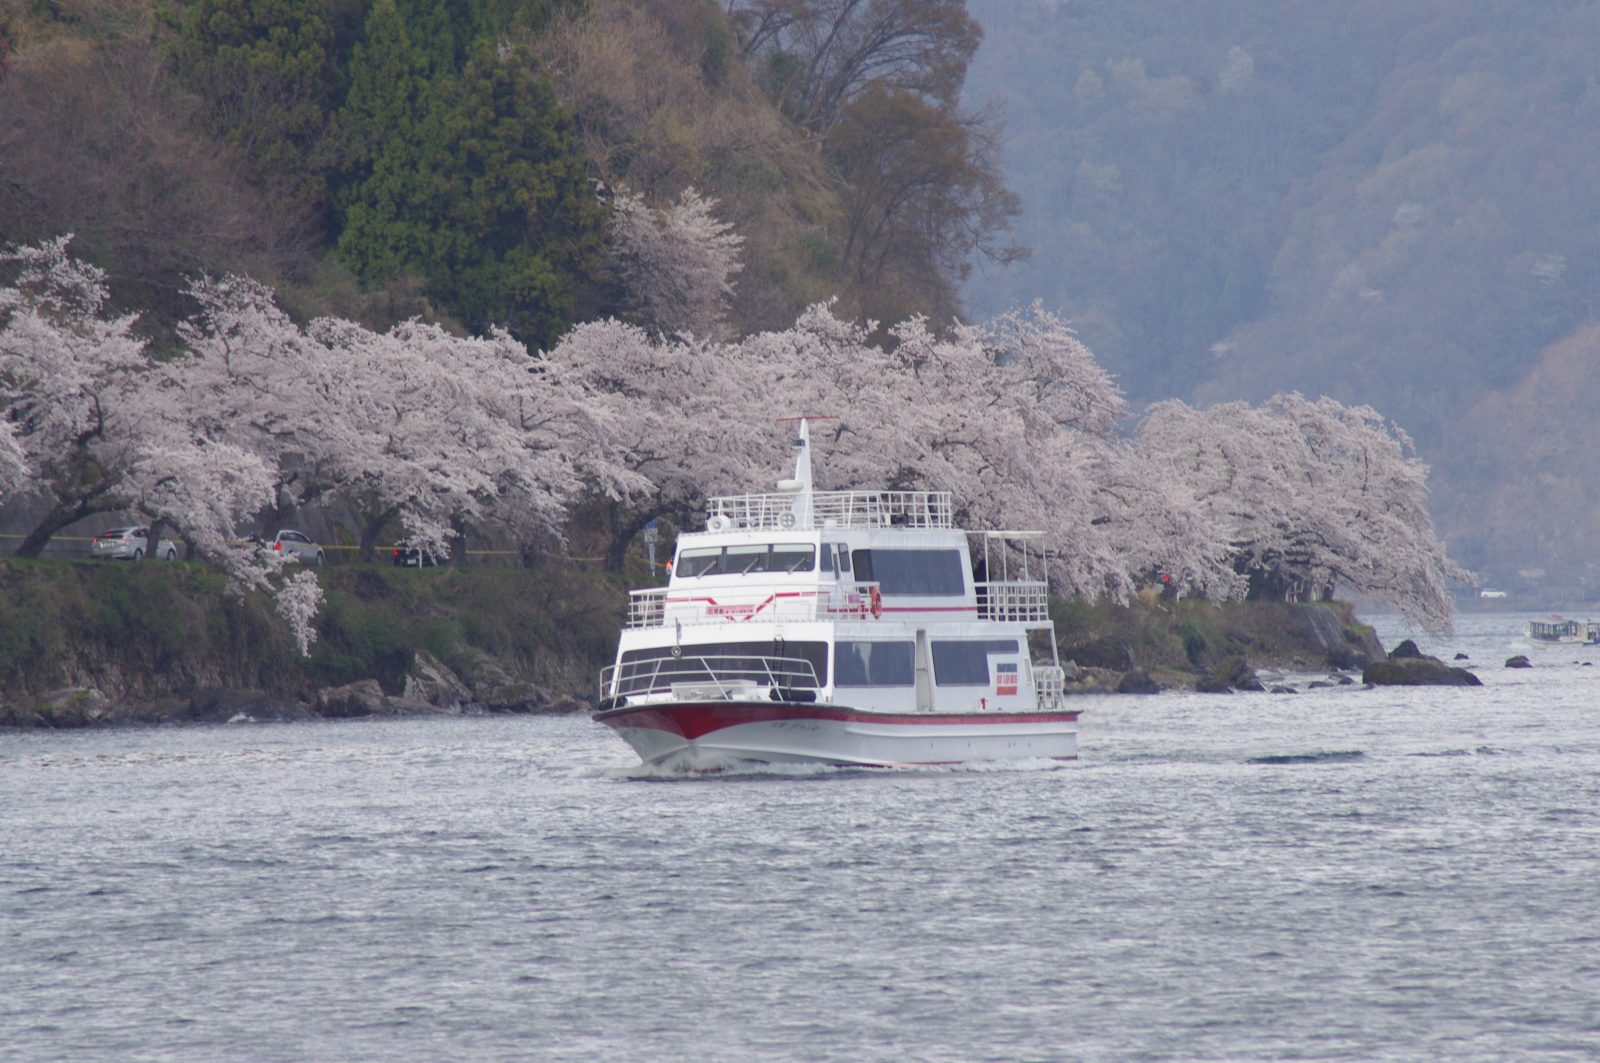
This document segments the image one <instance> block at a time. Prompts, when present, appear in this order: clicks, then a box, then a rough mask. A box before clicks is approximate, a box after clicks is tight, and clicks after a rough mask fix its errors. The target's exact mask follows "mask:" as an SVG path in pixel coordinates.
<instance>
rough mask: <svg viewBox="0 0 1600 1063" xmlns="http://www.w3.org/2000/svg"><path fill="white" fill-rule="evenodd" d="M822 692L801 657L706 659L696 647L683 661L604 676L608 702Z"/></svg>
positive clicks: (614, 669) (629, 666)
mask: <svg viewBox="0 0 1600 1063" xmlns="http://www.w3.org/2000/svg"><path fill="white" fill-rule="evenodd" d="M819 686H821V684H820V683H819V682H817V670H816V669H815V668H814V667H812V665H811V662H810V661H807V660H805V659H804V658H801V657H748V656H728V655H721V654H707V655H705V656H703V657H701V656H696V654H695V648H694V647H693V646H686V647H684V649H683V655H682V656H681V657H662V658H657V659H655V660H649V661H629V662H626V663H624V664H613V665H610V666H608V667H606V668H603V669H601V671H600V696H601V697H602V698H616V697H632V696H642V695H646V694H671V695H672V696H673V697H674V698H675V699H678V700H681V701H688V700H698V701H706V700H711V701H726V700H729V699H731V698H737V697H755V696H758V694H757V692H758V691H770V690H773V689H783V690H785V691H794V690H810V691H815V690H816V689H817V688H818V687H819ZM759 696H762V697H765V696H767V695H766V694H765V693H764V692H763V693H761V694H760V695H759ZM813 696H814V695H813Z"/></svg>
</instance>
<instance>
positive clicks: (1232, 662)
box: [1194, 657, 1264, 694]
mask: <svg viewBox="0 0 1600 1063" xmlns="http://www.w3.org/2000/svg"><path fill="white" fill-rule="evenodd" d="M1194 688H1195V690H1197V691H1199V692H1200V693H1202V694H1226V693H1228V692H1230V691H1233V690H1252V691H1261V690H1263V689H1264V688H1263V687H1262V685H1261V680H1260V678H1259V677H1257V675H1256V673H1255V671H1254V670H1253V669H1252V668H1251V667H1250V666H1249V665H1248V664H1246V663H1245V659H1244V658H1243V657H1225V658H1223V660H1222V661H1221V662H1220V663H1218V665H1217V667H1216V668H1215V669H1214V670H1213V671H1212V673H1211V674H1210V675H1208V676H1202V677H1201V678H1200V680H1199V681H1198V682H1196V683H1195V685H1194Z"/></svg>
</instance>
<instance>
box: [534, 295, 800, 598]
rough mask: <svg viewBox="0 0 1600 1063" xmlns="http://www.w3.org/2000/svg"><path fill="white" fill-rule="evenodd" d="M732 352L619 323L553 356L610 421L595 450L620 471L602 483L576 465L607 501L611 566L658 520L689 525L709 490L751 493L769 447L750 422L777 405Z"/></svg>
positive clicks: (604, 324) (604, 464)
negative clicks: (668, 518) (671, 517)
mask: <svg viewBox="0 0 1600 1063" xmlns="http://www.w3.org/2000/svg"><path fill="white" fill-rule="evenodd" d="M726 354H727V351H726V349H725V348H724V347H723V346H722V345H720V344H717V343H714V342H712V341H710V340H701V339H693V338H690V339H666V338H662V337H659V336H652V335H651V334H649V333H647V332H646V331H645V330H644V329H642V328H640V327H638V326H636V325H629V324H624V323H622V322H620V321H616V320H606V321H597V322H591V323H589V324H585V325H579V326H578V327H577V328H575V329H573V330H572V331H571V332H570V333H568V334H567V336H566V337H564V338H563V339H562V341H561V342H560V343H558V344H557V345H556V346H555V347H554V348H552V349H551V350H550V351H549V352H547V353H546V355H545V358H544V362H545V364H547V365H548V366H549V367H550V369H551V371H552V372H553V373H555V374H558V375H559V377H560V378H561V379H563V380H564V381H565V382H566V383H567V384H568V385H569V386H571V387H574V388H576V389H578V390H579V391H580V392H581V393H582V394H584V395H585V396H587V404H588V407H589V409H590V410H591V411H592V412H593V413H594V414H595V415H596V416H598V417H603V418H605V420H606V422H607V424H608V430H607V433H606V435H605V436H604V437H603V438H601V439H597V440H596V441H595V446H594V449H593V452H592V453H593V456H594V458H596V459H599V461H600V467H601V468H605V469H614V470H616V472H615V473H613V474H610V475H609V476H608V477H607V478H605V479H604V480H603V481H602V480H600V479H599V478H597V476H596V473H595V470H594V468H592V467H591V468H584V467H580V470H579V471H580V475H582V476H583V478H584V481H585V483H586V484H587V485H588V486H589V488H590V490H591V492H592V493H596V494H599V495H601V496H603V497H604V498H605V499H606V501H607V506H606V509H607V511H608V519H609V523H610V525H611V527H610V532H611V535H610V544H609V545H608V547H607V550H606V562H605V563H606V566H607V567H608V568H612V569H620V568H621V567H622V561H623V556H624V554H625V552H626V550H627V548H628V545H629V544H630V543H631V542H632V541H633V538H634V536H635V535H637V534H638V532H639V531H640V530H641V529H642V528H643V527H644V526H645V524H646V523H647V522H649V521H650V520H651V519H653V518H655V517H658V516H664V515H668V514H672V515H676V516H677V517H678V518H679V519H680V520H684V521H688V520H691V519H692V517H693V514H694V513H695V512H696V511H697V510H699V509H700V508H701V507H702V506H703V503H704V499H705V497H706V495H707V494H708V493H710V494H714V493H716V492H717V491H719V490H727V491H735V490H748V489H749V484H750V482H751V480H750V477H751V475H752V472H753V470H754V467H755V462H756V460H757V455H759V454H761V453H762V452H763V448H764V447H765V446H766V445H767V444H768V441H767V440H764V439H760V438H758V436H759V434H760V433H759V431H757V430H752V425H754V424H764V423H765V422H766V421H767V420H770V418H769V416H768V411H769V410H770V406H769V402H768V399H767V398H766V396H765V393H763V392H761V391H757V390H753V389H752V388H751V387H750V384H751V374H749V373H747V372H744V371H742V369H741V366H740V363H739V362H738V360H736V359H733V358H730V357H726ZM764 475H771V472H770V470H768V471H767V472H765V473H764Z"/></svg>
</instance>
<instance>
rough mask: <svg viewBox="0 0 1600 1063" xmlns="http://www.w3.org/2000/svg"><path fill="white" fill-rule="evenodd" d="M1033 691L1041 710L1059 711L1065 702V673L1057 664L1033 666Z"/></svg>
mask: <svg viewBox="0 0 1600 1063" xmlns="http://www.w3.org/2000/svg"><path fill="white" fill-rule="evenodd" d="M1033 690H1034V694H1035V696H1036V697H1037V698H1038V700H1039V707H1040V708H1041V709H1059V708H1061V707H1062V705H1063V703H1065V701H1066V700H1067V671H1066V669H1065V668H1062V667H1061V666H1060V665H1058V664H1036V665H1034V666H1033Z"/></svg>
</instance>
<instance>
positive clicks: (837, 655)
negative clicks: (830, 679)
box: [833, 640, 916, 687]
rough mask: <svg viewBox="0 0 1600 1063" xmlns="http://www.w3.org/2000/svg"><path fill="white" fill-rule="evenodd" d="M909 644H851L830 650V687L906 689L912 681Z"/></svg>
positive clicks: (911, 653) (911, 649)
mask: <svg viewBox="0 0 1600 1063" xmlns="http://www.w3.org/2000/svg"><path fill="white" fill-rule="evenodd" d="M913 656H914V644H913V643H911V642H852V641H848V640H841V641H839V642H837V643H835V644H834V648H833V675H834V685H836V686H841V687H908V686H911V684H912V683H913V682H914V681H915V678H916V676H915V671H914V668H913V666H912V658H913Z"/></svg>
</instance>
